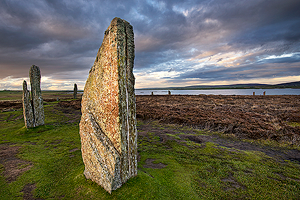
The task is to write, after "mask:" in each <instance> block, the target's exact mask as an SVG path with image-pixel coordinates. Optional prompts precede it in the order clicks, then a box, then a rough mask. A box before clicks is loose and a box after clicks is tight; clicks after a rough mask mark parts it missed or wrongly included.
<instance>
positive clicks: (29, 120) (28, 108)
mask: <svg viewBox="0 0 300 200" xmlns="http://www.w3.org/2000/svg"><path fill="white" fill-rule="evenodd" d="M22 103H23V115H24V121H25V126H26V128H31V127H34V126H35V124H34V117H33V110H32V105H31V99H30V92H29V91H28V89H27V83H26V81H25V80H24V82H23V95H22Z"/></svg>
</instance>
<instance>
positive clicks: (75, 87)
mask: <svg viewBox="0 0 300 200" xmlns="http://www.w3.org/2000/svg"><path fill="white" fill-rule="evenodd" d="M73 98H74V99H76V98H77V84H76V83H75V84H74V92H73Z"/></svg>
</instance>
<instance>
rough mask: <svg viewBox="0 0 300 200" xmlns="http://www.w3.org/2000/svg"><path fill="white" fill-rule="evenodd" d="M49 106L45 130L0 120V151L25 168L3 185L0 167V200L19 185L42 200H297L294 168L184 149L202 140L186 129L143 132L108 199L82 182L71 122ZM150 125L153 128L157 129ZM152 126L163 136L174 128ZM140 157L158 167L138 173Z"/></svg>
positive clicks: (261, 158) (9, 115) (15, 193)
mask: <svg viewBox="0 0 300 200" xmlns="http://www.w3.org/2000/svg"><path fill="white" fill-rule="evenodd" d="M55 105H56V103H55V102H52V103H48V104H47V105H45V115H46V124H47V125H44V126H40V127H36V128H31V129H26V128H25V127H24V121H23V119H18V116H20V115H22V110H18V111H13V112H3V113H0V145H1V144H2V145H3V144H4V143H9V144H11V145H15V146H21V147H22V148H21V149H20V152H19V153H18V155H17V156H18V158H21V159H23V160H26V161H30V162H31V163H32V164H33V167H32V168H31V169H30V170H28V171H26V172H25V173H23V174H22V175H20V176H19V177H18V178H17V180H16V181H14V182H11V183H7V182H6V180H5V178H4V176H3V172H4V167H3V166H2V165H0V172H1V175H0V196H1V199H23V192H22V189H23V188H24V186H25V185H27V184H35V190H34V191H33V196H34V197H35V198H42V199H172V200H174V199H299V198H300V178H299V177H300V166H299V163H295V162H292V161H286V162H279V161H276V160H274V159H273V158H270V157H268V156H266V155H265V154H263V153H261V152H255V151H240V150H236V149H231V148H225V147H222V146H218V145H217V144H215V143H213V142H207V143H203V144H196V143H194V142H192V141H186V143H185V142H182V141H181V140H179V139H180V135H183V134H184V133H185V132H186V131H189V133H190V131H194V132H195V134H196V135H205V134H206V133H205V132H203V131H197V130H193V129H191V128H187V127H182V128H179V127H176V129H177V130H178V134H177V135H172V134H168V135H167V137H168V138H169V139H168V140H166V141H165V142H164V143H162V142H161V140H160V137H159V136H157V135H156V134H155V133H153V132H151V131H149V132H148V133H147V134H146V135H143V136H139V138H138V152H139V155H140V162H139V163H138V175H137V176H136V177H134V178H131V179H130V180H129V181H128V182H127V183H125V184H124V185H123V186H122V187H121V188H119V189H117V190H116V191H113V192H112V194H109V193H107V192H106V191H105V190H104V189H102V187H100V186H99V185H97V184H96V183H94V182H92V181H90V180H86V179H85V177H84V175H83V171H84V164H83V162H82V157H81V151H80V146H81V143H80V136H79V127H78V123H66V122H67V121H68V119H67V117H66V115H65V114H64V113H63V112H61V111H59V110H58V109H55V107H54V106H55ZM141 125H143V122H141V121H139V122H138V126H141ZM152 125H153V127H155V126H158V124H157V122H154V123H153V124H152ZM159 127H160V130H161V131H162V132H163V131H164V130H166V129H171V128H172V127H175V126H167V125H166V126H165V125H161V124H159ZM207 134H209V133H207ZM148 158H152V159H155V161H154V162H153V163H163V164H165V165H166V167H165V168H161V169H152V168H146V167H145V162H146V160H147V159H148ZM18 167H19V168H24V167H26V165H20V166H18Z"/></svg>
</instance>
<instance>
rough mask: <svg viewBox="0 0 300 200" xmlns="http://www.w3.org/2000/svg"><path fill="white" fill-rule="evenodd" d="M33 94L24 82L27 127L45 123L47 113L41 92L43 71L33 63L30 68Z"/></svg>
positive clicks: (23, 97) (24, 106) (24, 108)
mask: <svg viewBox="0 0 300 200" xmlns="http://www.w3.org/2000/svg"><path fill="white" fill-rule="evenodd" d="M29 77H30V84H31V96H30V92H29V91H28V90H27V83H26V81H25V80H24V82H23V96H22V100H23V101H22V102H23V114H24V121H25V126H26V128H31V127H35V126H40V125H44V121H45V115H44V106H43V98H42V92H41V86H40V85H41V72H40V69H39V67H38V66H35V65H32V66H31V67H30V70H29Z"/></svg>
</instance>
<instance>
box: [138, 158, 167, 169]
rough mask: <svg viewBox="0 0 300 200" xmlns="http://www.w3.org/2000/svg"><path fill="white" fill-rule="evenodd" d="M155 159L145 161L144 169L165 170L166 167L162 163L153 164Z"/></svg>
mask: <svg viewBox="0 0 300 200" xmlns="http://www.w3.org/2000/svg"><path fill="white" fill-rule="evenodd" d="M153 161H155V159H153V158H148V159H146V160H145V165H144V166H143V167H144V168H152V169H162V168H165V167H166V165H165V164H163V163H153Z"/></svg>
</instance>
